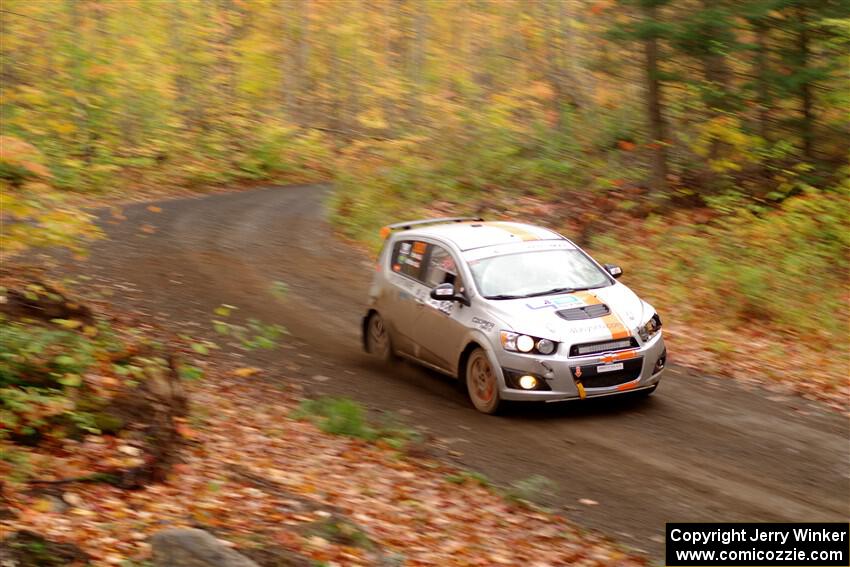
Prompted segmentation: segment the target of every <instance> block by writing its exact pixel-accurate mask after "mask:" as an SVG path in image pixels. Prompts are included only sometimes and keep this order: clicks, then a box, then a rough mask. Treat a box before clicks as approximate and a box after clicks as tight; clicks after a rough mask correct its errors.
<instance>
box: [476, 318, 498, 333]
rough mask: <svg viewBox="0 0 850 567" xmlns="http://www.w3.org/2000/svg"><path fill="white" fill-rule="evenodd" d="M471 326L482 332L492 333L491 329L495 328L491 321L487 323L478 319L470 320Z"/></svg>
mask: <svg viewBox="0 0 850 567" xmlns="http://www.w3.org/2000/svg"><path fill="white" fill-rule="evenodd" d="M472 324H473V325H475V326H477V327H478V328H479V329H481V330H482V331H492V330H493V327H495V326H496V324H495V323H493V322H492V321H487V320H485V319H481V318H479V317H473V318H472Z"/></svg>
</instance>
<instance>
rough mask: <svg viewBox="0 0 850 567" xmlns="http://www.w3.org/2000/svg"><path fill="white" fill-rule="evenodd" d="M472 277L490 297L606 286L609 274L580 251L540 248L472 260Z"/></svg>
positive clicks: (511, 297) (509, 296)
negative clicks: (532, 250)
mask: <svg viewBox="0 0 850 567" xmlns="http://www.w3.org/2000/svg"><path fill="white" fill-rule="evenodd" d="M469 267H470V269H471V270H472V277H473V278H474V279H475V284H476V285H477V286H478V290H479V291H480V292H481V295H483V296H484V297H486V298H488V299H514V298H519V297H533V296H537V295H548V294H550V293H564V292H569V291H576V290H581V289H591V288H596V287H603V286H607V285H609V284H610V283H611V279H610V278H609V277H608V275H607V274H606V273H605V272H604V271H602V270H601V269H600V268H599V267H598V266H597V265H596V264H594V263H593V262H592V261H591V260H590V259H589V258H588V257H587V256H585V255H584V254H583V253H582V252H581V251H580V250H563V249H560V250H539V251H534V252H520V253H516V254H505V255H503V256H493V257H490V258H482V259H480V260H473V261H471V262H470V263H469Z"/></svg>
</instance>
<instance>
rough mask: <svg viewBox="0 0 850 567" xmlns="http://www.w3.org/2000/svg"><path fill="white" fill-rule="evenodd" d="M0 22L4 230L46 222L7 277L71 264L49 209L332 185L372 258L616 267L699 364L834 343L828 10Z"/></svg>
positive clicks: (717, 5) (849, 121)
mask: <svg viewBox="0 0 850 567" xmlns="http://www.w3.org/2000/svg"><path fill="white" fill-rule="evenodd" d="M0 17H2V46H3V49H2V75H0V76H1V77H2V78H1V79H0V80H2V88H3V97H2V105H1V106H0V117H2V124H3V144H2V146H3V147H2V162H0V167H2V171H0V174H2V182H3V188H4V191H3V193H4V195H3V199H4V201H3V204H4V207H5V208H6V212H7V214H11V215H13V216H15V215H17V217H16V218H20V219H23V218H27V219H31V218H33V217H39V216H41V217H43V218H42V219H41V220H42V222H41V223H40V225H39V224H35V225H34V224H32V223H31V222H23V223H12V224H7V227H6V230H5V231H4V234H3V247H4V249H5V250H7V251H14V250H21V249H25V248H28V247H31V246H33V245H36V246H37V245H41V244H57V243H60V244H66V245H70V246H77V245H78V244H77V243H78V242H79V240H80V238H78V236H79V237H82V238H83V239H84V238H85V237H87V236H91V235H92V230H91V227H90V226H88V225H87V224H86V223H85V222H83V221H82V220H81V219H82V217H80V216H79V215H76V214H74V213H73V212H72V211H73V209H69V207H70V203H67V202H66V203H65V205H64V206H62V207H58V206H54V205H53V204H52V203H54V201H55V200H56V199H60V200H61V199H67V198H69V196H71V198H73V197H74V196H79V195H85V196H92V195H95V196H96V195H104V194H112V195H115V194H119V195H135V194H139V195H141V194H144V192H145V191H146V190H151V189H155V190H162V188H166V187H172V188H173V187H191V188H203V187H209V186H215V185H224V184H238V183H256V182H258V181H264V180H275V181H277V182H281V181H282V182H293V183H295V182H307V181H328V180H332V181H333V183H334V184H335V187H336V190H335V197H334V201H333V209H334V222H335V223H336V224H337V226H338V228H339V230H340V231H341V232H342V233H343V234H345V235H347V236H349V237H351V238H354V239H356V240H362V241H363V242H365V243H366V245H367V246H370V247H374V246H376V245H377V243H378V236H377V234H378V230H377V229H378V228H379V227H380V226H381V225H383V224H386V223H387V222H390V221H394V220H398V219H400V218H408V217H414V216H419V215H423V214H436V213H447V212H448V213H452V214H460V213H468V212H472V213H483V214H491V215H496V216H505V215H507V216H525V217H526V218H536V219H537V220H540V221H542V222H544V223H547V224H549V225H551V226H554V227H556V228H560V229H562V230H564V231H565V233H567V234H568V235H569V236H571V237H572V238H574V239H576V240H577V241H578V242H580V243H581V244H583V245H585V246H588V247H590V248H591V249H592V250H594V251H596V252H598V253H600V254H602V255H604V256H606V257H608V258H610V259H611V260H617V261H620V262H621V263H623V264H624V265H625V266H626V267H627V269H632V267H634V268H635V269H637V268H638V267H639V269H640V270H641V271H642V273H643V274H644V275H645V276H646V277H642V278H641V283H639V284H638V287H639V288H640V287H643V288H644V289H642V291H643V292H644V293H647V294H649V296H650V297H652V298H653V299H655V301H656V302H658V303H660V304H661V305H662V306H664V307H666V308H667V311H668V312H669V313H670V314H671V316H672V317H673V318H675V319H677V320H679V321H682V322H696V321H699V322H700V323H701V328H703V332H704V333H705V336H706V341H705V342H704V343H703V346H705V347H706V348H707V349H708V350H709V351H711V352H713V353H714V355H717V356H718V357H719V356H725V355H726V354H728V353H729V352H734V351H735V350H736V349H738V348H747V347H741V345H740V343H738V341H736V340H735V339H734V333H729V332H727V331H732V330H736V332H737V329H739V328H740V327H745V328H751V329H753V330H754V332H755V333H756V334H760V333H762V332H763V330H764V329H770V333H769V334H771V335H773V336H774V337H777V339H778V342H777V344H776V345H773V346H772V347H771V349H770V350H772V351H773V358H774V359H775V360H777V361H782V360H786V359H787V357H786V356H785V355H786V354H787V352H786V351H787V349H788V348H790V349H792V352H795V353H797V351H798V350H799V349H803V350H804V351H807V352H808V351H811V353H810V354H812V355H813V356H817V350H818V347H815V346H813V345H815V344H829V343H830V342H831V341H830V339H831V338H832V339H834V338H836V337H838V336H839V335H840V334H841V333H842V332H843V330H846V326H847V308H846V306H847V291H846V286H845V285H844V283H845V282H846V279H847V276H848V254H847V250H848V242H850V240H849V239H850V230H848V224H849V223H848V214H849V213H848V165H847V161H848V147H850V144H848V140H850V112H848V109H849V108H850V4H848V2H847V1H846V0H719V1H711V2H709V1H697V0H694V1H682V0H622V1H619V2H618V1H614V0H599V1H586V2H585V1H580V0H563V1H554V0H553V1H548V0H547V1H543V0H541V1H535V2H527V1H523V0H518V1H512V0H500V1H493V2H486V1H485V2H481V1H475V0H469V1H466V0H452V1H448V0H445V1H444V0H421V1H379V0H283V1H278V0H253V1H245V0H216V1H212V0H209V1H207V0H181V1H180V2H146V1H126V2H109V1H103V0H67V1H55V2H47V1H45V2H31V1H27V0H7V1H6V2H4V5H3V8H2V11H0ZM69 211H71V212H69ZM36 226H37V227H38V228H37V229H34V227H36ZM791 298H793V299H791ZM706 312H710V313H712V314H714V315H716V316H717V317H716V318H712V319H711V320H710V321H706V318H705V317H704V314H705V313H706ZM706 325H707V328H705V326H706ZM804 337H807V338H811V337H818V339H819V340H818V341H805V342H806V343H808V344H806V345H801V343H802V342H804V341H801V340H800V339H801V338H804ZM786 339H787V340H786ZM783 341H784V342H785V343H786V344H785V345H784V346H782V343H783ZM756 343H758V341H752V344H753V345H755V344H756ZM777 345H779V346H777ZM752 349H753V351H754V352H747V353H746V354H747V357H751V356H752V355H753V354H754V353H755V355H756V356H757V357H760V356H762V353H763V352H764V350H765V349H763V348H761V347H760V346H759V347H756V346H753V347H752ZM797 354H799V353H797ZM847 356H848V355H847V351H846V350H845V351H844V352H843V353H841V354H840V356H839V357H838V358H839V359H840V360H841V362H838V363H836V364H837V366H835V367H831V368H829V369H827V370H826V371H825V372H826V374H827V375H830V376H832V377H833V379H834V378H835V377H836V376H838V375H839V374H840V372H841V368H842V365H846V364H847ZM778 374H781V372H777V375H778Z"/></svg>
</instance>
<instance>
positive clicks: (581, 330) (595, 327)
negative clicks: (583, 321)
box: [567, 322, 608, 335]
mask: <svg viewBox="0 0 850 567" xmlns="http://www.w3.org/2000/svg"><path fill="white" fill-rule="evenodd" d="M607 330H608V326H607V325H606V324H605V323H603V322H599V323H594V324H591V325H582V326H580V327H571V328H569V329H567V332H568V333H569V334H571V335H590V334H594V333H598V332H599V331H607Z"/></svg>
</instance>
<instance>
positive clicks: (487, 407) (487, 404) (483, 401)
mask: <svg viewBox="0 0 850 567" xmlns="http://www.w3.org/2000/svg"><path fill="white" fill-rule="evenodd" d="M465 378H466V393H467V395H468V396H469V400H470V401H471V402H472V405H473V406H475V409H477V410H478V411H480V412H481V413H486V414H489V415H493V414H495V413H497V412H498V411H499V407H500V406H501V405H502V399H501V397H500V396H499V379H498V378H497V377H496V372H495V370H494V369H493V364H492V363H491V362H490V357H488V356H487V353H486V352H485V351H484V349H482V348H480V347H479V348H476V349H475V350H474V351H472V352H471V353H470V355H469V358H468V359H467V360H466V376H465Z"/></svg>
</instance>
